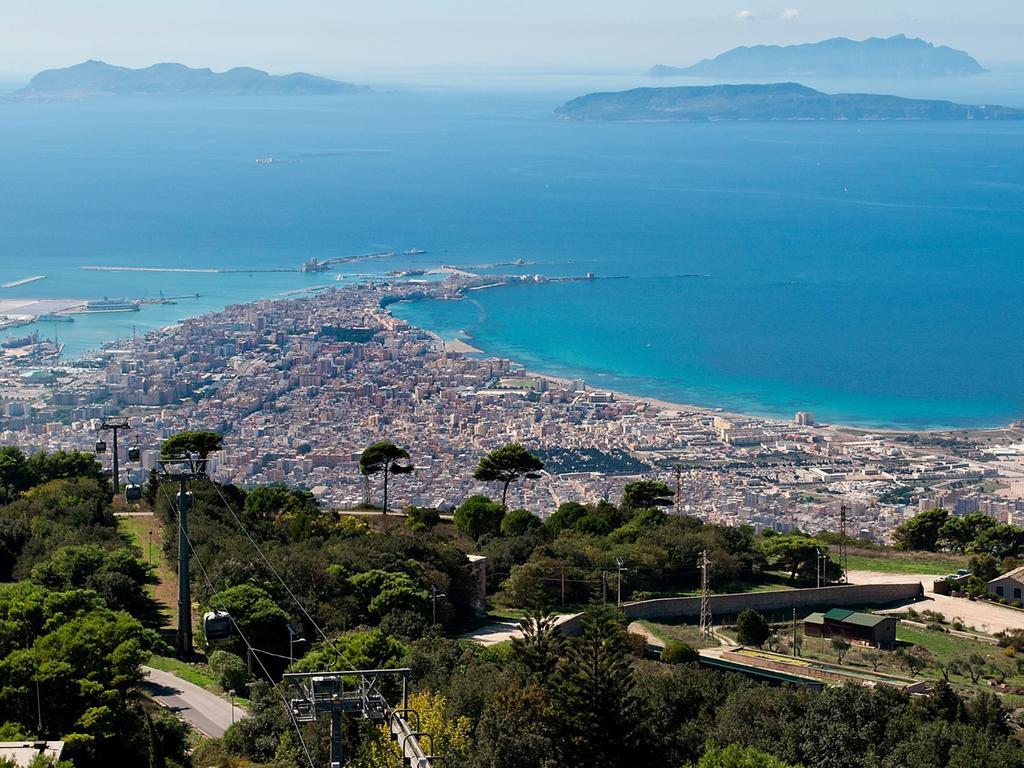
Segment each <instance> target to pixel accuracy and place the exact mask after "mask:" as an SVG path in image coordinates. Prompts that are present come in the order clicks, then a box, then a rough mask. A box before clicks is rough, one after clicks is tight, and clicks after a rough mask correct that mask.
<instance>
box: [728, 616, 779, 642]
mask: <svg viewBox="0 0 1024 768" xmlns="http://www.w3.org/2000/svg"><path fill="white" fill-rule="evenodd" d="M771 634H772V628H771V626H769V624H768V620H767V619H765V617H764V616H762V615H761V614H760V613H758V612H757V611H755V610H752V609H750V608H744V609H743V610H742V611H741V612H740V615H739V616H737V617H736V640H737V642H739V644H740V645H753V646H756V647H757V648H760V647H761V646H763V645H764V644H765V643H766V642H767V641H768V638H769V637H770V636H771Z"/></svg>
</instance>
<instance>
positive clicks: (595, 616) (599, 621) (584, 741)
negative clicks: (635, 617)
mask: <svg viewBox="0 0 1024 768" xmlns="http://www.w3.org/2000/svg"><path fill="white" fill-rule="evenodd" d="M582 622H583V635H582V636H581V637H580V638H579V639H577V640H575V641H573V642H572V644H571V645H570V646H569V652H568V654H567V657H566V659H565V661H564V662H563V663H562V664H561V665H560V666H559V668H558V672H557V673H556V674H555V690H554V698H555V701H556V707H555V712H556V713H557V718H558V721H559V723H560V724H559V728H558V736H557V738H558V742H557V745H556V749H557V752H558V758H559V762H558V765H560V766H566V768H590V766H595V765H601V766H607V768H625V766H627V765H633V764H634V762H633V761H634V759H635V757H636V755H635V751H636V748H637V736H638V732H639V726H640V712H639V706H638V702H637V700H636V698H635V697H634V695H633V688H634V685H635V680H634V672H633V666H632V659H631V656H630V644H629V639H628V638H627V637H626V630H625V627H624V626H623V625H622V617H621V614H619V612H618V611H616V610H615V609H614V608H611V607H609V606H600V605H599V606H593V607H591V608H590V609H588V610H587V611H586V613H584V615H583V618H582Z"/></svg>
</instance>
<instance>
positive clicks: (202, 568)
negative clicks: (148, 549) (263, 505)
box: [157, 485, 316, 768]
mask: <svg viewBox="0 0 1024 768" xmlns="http://www.w3.org/2000/svg"><path fill="white" fill-rule="evenodd" d="M157 488H158V490H159V491H160V492H162V493H164V500H165V501H166V500H167V494H166V493H165V492H164V488H163V487H162V486H159V485H158V486H157ZM169 508H170V509H171V510H172V513H173V511H174V504H173V502H169ZM184 536H185V541H186V542H187V543H188V548H189V550H190V551H191V553H192V556H193V558H194V559H195V561H196V565H198V566H199V570H200V572H201V573H202V574H203V579H204V581H206V586H207V588H208V589H209V590H210V605H211V606H212V605H213V601H214V599H215V598H216V595H217V590H216V588H215V587H214V586H213V580H212V579H211V578H210V574H209V573H207V571H206V566H205V565H203V560H202V558H201V557H199V552H198V551H196V548H195V545H194V544H193V543H192V540H191V539H190V538H189V537H188V534H184ZM178 567H179V568H180V567H181V564H180V563H179V566H178ZM186 577H187V575H186ZM225 613H227V615H228V620H229V621H230V622H231V625H232V626H233V627H234V628H235V631H236V632H237V633H238V636H239V637H240V638H242V642H243V643H245V647H246V651H247V652H248V653H249V655H250V657H251V658H254V659H256V663H257V664H259V665H260V669H262V670H263V674H264V675H265V676H266V678H267V682H269V683H270V685H271V687H272V688H273V689H274V692H275V693H276V694H277V695H278V698H280V699H281V704H282V705H283V706H284V711H285V712H286V713H287V715H288V719H289V720H290V721H291V724H292V726H293V727H294V728H295V735H296V736H298V737H299V745H300V746H301V747H302V752H303V753H304V754H305V756H306V761H307V762H308V763H309V768H316V764H315V763H314V762H313V756H312V755H311V754H310V753H309V747H308V746H307V745H306V740H305V738H303V736H302V728H300V727H299V723H298V721H297V720H296V719H295V714H294V713H293V712H292V708H291V706H290V705H289V704H288V699H287V698H286V697H285V695H284V693H282V691H281V689H280V687H279V686H278V684H277V683H276V682H274V678H273V677H272V676H271V674H270V672H269V670H268V669H267V667H266V665H265V664H264V663H263V660H262V659H260V657H259V655H258V653H257V651H258V650H259V649H257V648H256V647H255V646H254V645H253V644H252V643H250V642H249V638H248V637H246V635H245V633H244V632H243V631H242V628H241V627H240V626H239V625H238V622H237V621H235V617H234V616H232V615H231V612H230V611H225Z"/></svg>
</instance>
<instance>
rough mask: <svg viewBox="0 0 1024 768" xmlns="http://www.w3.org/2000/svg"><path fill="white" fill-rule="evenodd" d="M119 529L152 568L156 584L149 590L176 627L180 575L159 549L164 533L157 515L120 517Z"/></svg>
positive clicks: (168, 621) (168, 620)
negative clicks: (178, 579)
mask: <svg viewBox="0 0 1024 768" xmlns="http://www.w3.org/2000/svg"><path fill="white" fill-rule="evenodd" d="M117 523H118V528H119V529H120V530H121V532H122V533H124V534H126V535H127V536H128V538H129V540H130V541H131V543H132V545H133V546H135V547H136V548H138V550H139V556H140V558H141V559H142V560H143V561H145V562H147V563H150V564H151V565H153V568H154V571H155V573H156V578H157V583H156V584H153V585H151V586H150V587H149V593H150V595H152V597H153V599H154V600H156V601H157V602H158V603H159V604H160V605H161V607H162V608H163V612H164V620H165V621H164V623H165V625H166V626H169V627H172V628H177V626H178V616H177V611H176V610H175V606H176V605H177V578H178V575H177V572H176V570H175V568H174V565H173V564H172V563H169V562H167V560H166V559H165V558H164V553H163V548H162V547H161V546H160V543H161V541H162V540H163V539H162V531H161V529H160V521H159V519H158V518H157V517H156V516H155V515H150V516H145V517H119V518H117Z"/></svg>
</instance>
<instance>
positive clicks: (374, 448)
mask: <svg viewBox="0 0 1024 768" xmlns="http://www.w3.org/2000/svg"><path fill="white" fill-rule="evenodd" d="M413 469H414V467H413V465H412V464H411V463H409V452H408V451H407V450H405V448H399V447H398V446H397V445H395V444H394V443H392V442H390V441H388V440H381V441H380V442H376V443H374V444H373V445H371V446H369V447H367V448H366V450H364V451H363V452H362V454H361V455H360V456H359V471H360V472H361V473H362V474H363V475H364V476H366V477H369V476H370V475H376V474H380V473H383V474H384V514H385V515H387V513H388V479H389V478H390V477H391V475H408V474H409V473H411V472H412V471H413Z"/></svg>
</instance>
